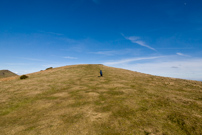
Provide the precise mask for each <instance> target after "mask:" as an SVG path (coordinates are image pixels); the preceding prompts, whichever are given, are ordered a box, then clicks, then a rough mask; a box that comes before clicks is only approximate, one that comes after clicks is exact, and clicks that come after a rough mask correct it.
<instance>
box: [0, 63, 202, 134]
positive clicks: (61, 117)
mask: <svg viewBox="0 0 202 135" xmlns="http://www.w3.org/2000/svg"><path fill="white" fill-rule="evenodd" d="M100 69H101V70H102V72H103V77H100V74H99V71H100ZM28 76H29V78H27V79H23V80H20V79H19V77H16V78H15V77H14V78H13V79H12V80H7V81H0V131H1V133H0V134H2V135H39V134H41V135H202V82H199V81H191V80H183V79H175V78H167V77H159V76H152V75H148V74H142V73H138V72H133V71H129V70H124V69H119V68H112V67H108V66H104V65H92V64H87V65H72V66H65V67H59V68H53V69H49V70H45V71H41V72H37V73H32V74H28Z"/></svg>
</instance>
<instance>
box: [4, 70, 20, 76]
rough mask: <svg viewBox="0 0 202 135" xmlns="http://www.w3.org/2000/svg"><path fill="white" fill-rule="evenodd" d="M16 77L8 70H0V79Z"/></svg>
mask: <svg viewBox="0 0 202 135" xmlns="http://www.w3.org/2000/svg"><path fill="white" fill-rule="evenodd" d="M12 76H17V74H15V73H13V72H11V71H9V70H0V78H6V77H12Z"/></svg>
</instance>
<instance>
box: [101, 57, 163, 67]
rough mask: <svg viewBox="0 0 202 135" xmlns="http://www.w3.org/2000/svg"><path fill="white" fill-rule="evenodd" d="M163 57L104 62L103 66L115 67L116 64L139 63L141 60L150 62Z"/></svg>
mask: <svg viewBox="0 0 202 135" xmlns="http://www.w3.org/2000/svg"><path fill="white" fill-rule="evenodd" d="M161 57H164V56H156V57H140V58H130V59H123V60H117V61H111V62H104V63H103V64H105V65H117V64H125V63H129V62H133V61H141V60H151V59H158V58H161Z"/></svg>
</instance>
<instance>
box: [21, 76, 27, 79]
mask: <svg viewBox="0 0 202 135" xmlns="http://www.w3.org/2000/svg"><path fill="white" fill-rule="evenodd" d="M26 78H28V76H26V75H22V76H20V79H26Z"/></svg>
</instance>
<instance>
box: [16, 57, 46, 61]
mask: <svg viewBox="0 0 202 135" xmlns="http://www.w3.org/2000/svg"><path fill="white" fill-rule="evenodd" d="M19 58H21V59H24V60H29V61H44V60H42V59H35V58H24V57H19Z"/></svg>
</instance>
